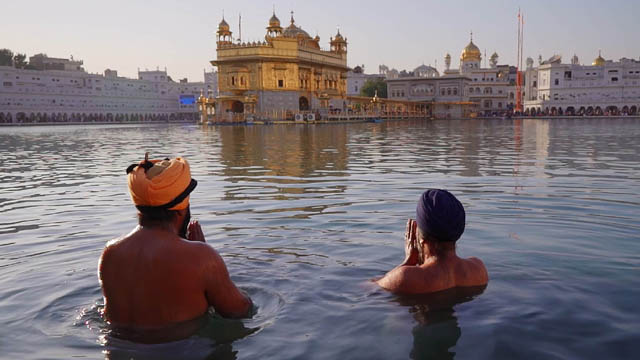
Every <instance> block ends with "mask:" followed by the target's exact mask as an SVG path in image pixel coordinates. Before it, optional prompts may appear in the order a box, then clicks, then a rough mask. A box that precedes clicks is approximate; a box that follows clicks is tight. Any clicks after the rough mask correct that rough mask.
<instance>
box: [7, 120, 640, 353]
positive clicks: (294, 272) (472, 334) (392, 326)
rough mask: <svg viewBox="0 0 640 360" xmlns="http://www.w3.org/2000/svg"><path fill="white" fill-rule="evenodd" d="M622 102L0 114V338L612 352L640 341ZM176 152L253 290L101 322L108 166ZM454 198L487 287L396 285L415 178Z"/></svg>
mask: <svg viewBox="0 0 640 360" xmlns="http://www.w3.org/2000/svg"><path fill="white" fill-rule="evenodd" d="M639 139H640V120H635V119H619V120H609V119H557V120H513V121H512V120H464V121H457V120H452V121H388V122H384V123H380V124H349V125H346V124H331V125H308V126H307V125H295V126H254V127H252V126H246V127H242V126H221V127H208V128H207V127H204V128H203V127H198V126H185V125H166V126H163V125H153V126H152V125H149V126H143V125H134V126H87V127H81V126H77V127H76V126H66V127H24V128H2V129H0V151H1V165H0V166H1V170H0V289H1V290H0V324H2V327H0V357H2V358H20V359H42V358H75V357H79V358H105V357H106V358H112V359H120V358H127V359H128V358H136V359H138V358H150V359H156V358H192V359H205V358H215V359H236V358H237V359H255V358H268V359H405V358H415V359H421V358H430V359H440V358H444V359H451V358H457V359H496V358H503V359H512V358H520V359H602V358H607V359H623V358H633V357H634V356H633V355H632V354H633V353H635V351H633V350H632V347H635V346H636V344H638V341H640V309H639V306H638V301H639V299H640V220H639V219H638V215H640V211H639V209H640V162H639V159H640V156H639V153H640V141H639ZM145 151H149V152H150V153H151V155H152V157H157V158H159V157H165V156H176V155H182V156H185V157H186V158H187V159H189V161H190V163H191V166H192V172H193V177H194V178H196V179H197V180H198V182H199V185H198V188H197V189H196V190H195V192H194V193H193V194H192V197H191V199H192V205H191V206H192V214H193V216H194V217H195V218H197V219H198V220H200V222H201V223H202V226H203V230H204V232H205V235H206V237H207V241H208V242H209V243H210V244H211V245H212V246H214V247H215V248H216V249H217V250H218V251H219V252H220V253H221V255H222V256H223V258H224V259H225V262H226V263H227V266H228V268H229V271H230V273H231V276H232V279H233V280H234V281H235V282H236V283H237V284H238V285H239V286H240V287H241V288H243V289H245V290H246V291H247V292H248V293H249V294H250V295H251V296H252V298H253V299H254V302H255V303H256V304H257V305H258V310H257V313H256V314H255V316H254V317H253V318H251V319H246V320H242V321H238V320H235V321H231V320H225V319H221V318H218V317H216V316H214V315H206V316H205V319H204V322H205V325H203V327H202V328H201V329H200V330H199V331H198V332H197V333H196V334H195V335H193V336H191V337H189V338H187V339H185V340H180V341H175V342H170V343H165V344H158V345H142V344H135V343H131V342H127V341H123V340H119V339H117V338H114V337H112V336H109V333H108V327H107V326H106V324H105V323H104V321H103V320H102V318H101V317H100V315H99V310H100V308H101V306H102V299H101V292H100V287H99V285H98V281H97V275H96V266H97V261H98V257H99V255H100V252H101V250H102V248H103V247H104V245H105V243H106V241H108V240H109V239H111V238H114V237H116V236H119V235H121V234H124V233H126V232H128V231H129V230H130V229H132V228H133V227H134V226H135V225H136V214H135V209H134V207H133V206H132V205H131V203H130V200H129V197H128V193H127V185H126V176H125V168H126V167H127V166H128V165H129V164H131V163H133V162H137V161H139V160H140V159H141V158H142V157H143V156H144V152H145ZM433 187H437V188H446V189H448V190H450V191H452V192H453V193H454V194H456V196H457V197H458V198H459V199H460V200H461V202H462V203H463V204H464V206H465V208H466V211H467V228H466V231H465V233H464V235H463V237H462V238H461V240H460V241H459V245H458V250H459V253H460V254H461V255H462V256H477V257H479V258H481V259H482V260H483V261H484V263H485V265H486V266H487V268H488V271H489V275H490V278H491V280H490V282H489V284H488V286H487V287H486V288H484V289H458V290H453V291H448V292H444V293H439V294H433V295H428V296H420V297H401V296H395V295H392V294H389V293H387V292H385V291H383V290H380V289H378V288H377V287H376V286H375V284H372V283H371V282H370V279H372V278H375V277H378V276H381V275H383V274H384V273H385V272H386V271H387V270H389V269H391V268H392V267H394V266H396V265H397V264H398V263H399V262H400V261H402V259H403V255H404V253H403V232H404V225H405V222H406V219H407V218H408V217H414V216H415V204H416V200H417V198H418V196H419V195H420V193H421V192H422V191H423V190H425V189H427V188H433Z"/></svg>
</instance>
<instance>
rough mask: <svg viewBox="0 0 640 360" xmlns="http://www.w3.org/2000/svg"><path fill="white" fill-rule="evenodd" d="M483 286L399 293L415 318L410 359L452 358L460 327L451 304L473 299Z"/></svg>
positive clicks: (460, 332) (400, 301)
mask: <svg viewBox="0 0 640 360" xmlns="http://www.w3.org/2000/svg"><path fill="white" fill-rule="evenodd" d="M485 288H486V286H474V287H462V288H454V289H449V290H444V291H440V292H437V293H433V294H424V295H412V296H399V297H398V298H397V299H396V301H397V302H398V303H399V304H401V305H403V306H407V307H409V308H410V309H409V312H410V313H412V315H413V318H414V319H415V320H416V321H417V323H418V324H417V325H416V326H415V327H414V328H413V330H412V331H411V332H412V334H413V349H412V350H411V353H410V357H411V358H412V359H453V358H454V357H455V352H454V351H453V348H454V347H455V346H456V344H457V342H458V339H459V338H460V336H461V335H462V330H461V329H460V326H459V324H458V318H457V316H456V313H455V310H454V306H456V305H458V304H462V303H465V302H468V301H471V300H473V298H474V297H476V296H479V295H480V294H482V292H484V290H485Z"/></svg>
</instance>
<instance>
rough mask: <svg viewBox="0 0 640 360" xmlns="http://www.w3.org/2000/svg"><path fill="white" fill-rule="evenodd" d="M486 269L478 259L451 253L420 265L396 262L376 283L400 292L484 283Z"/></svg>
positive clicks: (432, 290) (426, 291)
mask: <svg viewBox="0 0 640 360" xmlns="http://www.w3.org/2000/svg"><path fill="white" fill-rule="evenodd" d="M488 281H489V276H488V273H487V269H486V268H485V266H484V264H483V263H482V261H481V260H480V259H477V258H469V259H461V258H459V257H457V256H456V255H450V256H447V257H445V258H442V259H437V258H436V259H433V258H429V259H428V261H427V262H426V263H424V264H422V265H416V266H398V267H397V268H395V269H393V270H391V271H390V272H389V273H387V274H386V275H385V276H384V277H383V278H382V279H379V280H378V281H377V283H378V284H379V285H380V286H382V287H383V288H385V289H387V290H389V291H392V292H395V293H403V294H424V293H430V292H436V291H441V290H446V289H451V288H454V287H466V286H479V285H486V284H487V282H488Z"/></svg>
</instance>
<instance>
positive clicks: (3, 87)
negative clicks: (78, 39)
mask: <svg viewBox="0 0 640 360" xmlns="http://www.w3.org/2000/svg"><path fill="white" fill-rule="evenodd" d="M30 60H32V61H33V60H35V61H34V67H36V68H37V69H40V70H26V69H16V68H14V67H11V66H0V122H1V123H7V122H9V123H20V122H72V121H73V122H87V121H107V122H108V121H165V120H167V121H169V120H179V119H191V118H193V119H194V120H195V119H197V116H198V109H197V104H195V102H194V100H195V99H197V97H198V96H199V95H200V93H201V92H204V93H205V94H206V93H207V90H208V89H214V90H216V89H217V76H216V73H205V76H204V78H205V81H202V82H196V83H193V82H191V83H190V82H187V81H186V79H184V80H182V81H179V82H176V81H173V80H171V78H170V77H169V76H168V75H167V72H166V70H155V71H139V72H138V79H130V78H125V77H121V76H118V72H117V71H115V70H110V69H107V70H105V71H104V74H91V73H87V72H86V71H85V70H84V69H83V68H82V67H81V65H82V62H81V61H76V60H67V59H56V58H48V57H46V56H45V55H42V54H38V55H35V56H34V57H31V59H30Z"/></svg>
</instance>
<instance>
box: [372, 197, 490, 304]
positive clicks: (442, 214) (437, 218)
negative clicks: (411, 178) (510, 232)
mask: <svg viewBox="0 0 640 360" xmlns="http://www.w3.org/2000/svg"><path fill="white" fill-rule="evenodd" d="M464 225H465V212H464V207H463V206H462V204H461V203H460V201H458V199H456V197H455V196H453V194H451V193H450V192H448V191H446V190H438V189H431V190H427V191H425V192H424V193H423V194H422V195H421V196H420V200H419V201H418V207H417V209H416V220H413V219H409V220H408V221H407V229H406V232H405V255H406V257H405V260H404V262H403V263H402V264H400V265H399V266H398V267H396V268H395V269H393V270H391V271H389V272H388V273H387V274H386V275H385V276H384V277H383V278H381V279H379V280H378V281H377V283H378V284H379V285H380V286H382V287H383V288H385V289H387V290H389V291H391V292H394V293H403V294H423V293H430V292H436V291H441V290H446V289H450V288H454V287H462V286H481V285H486V284H487V282H488V281H489V276H488V274H487V269H486V268H485V267H484V264H483V263H482V261H481V260H480V259H478V258H474V257H472V258H469V259H462V258H459V257H458V256H457V255H456V242H457V241H458V239H459V238H460V236H462V233H463V232H464Z"/></svg>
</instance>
